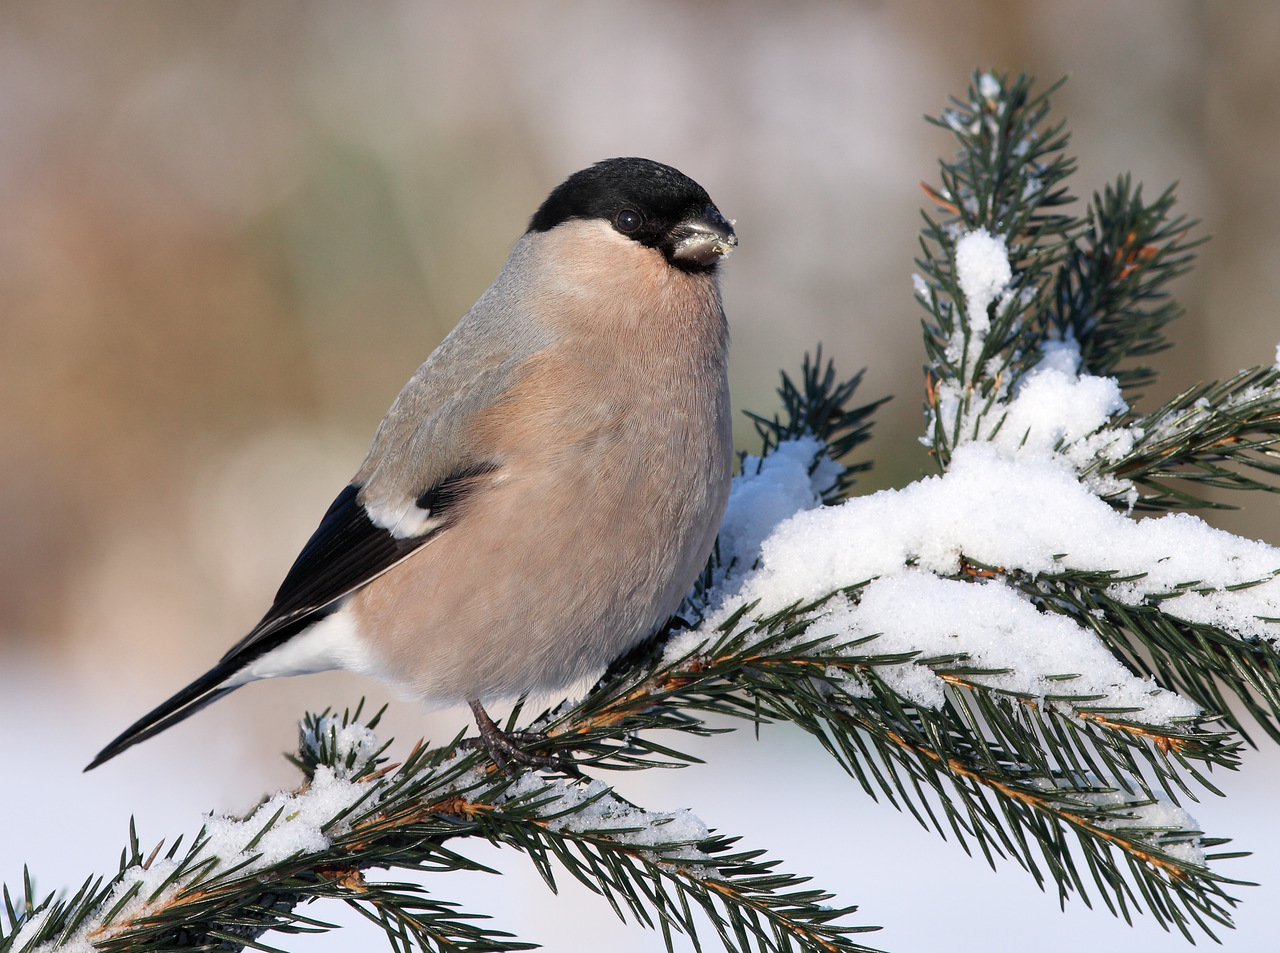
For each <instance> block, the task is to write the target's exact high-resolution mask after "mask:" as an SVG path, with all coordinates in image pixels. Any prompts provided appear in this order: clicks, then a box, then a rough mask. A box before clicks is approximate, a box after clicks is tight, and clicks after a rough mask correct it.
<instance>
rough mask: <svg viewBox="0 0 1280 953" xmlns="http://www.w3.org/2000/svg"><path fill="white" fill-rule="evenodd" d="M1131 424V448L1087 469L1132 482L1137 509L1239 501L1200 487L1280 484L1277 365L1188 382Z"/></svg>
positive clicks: (1270, 487)
mask: <svg viewBox="0 0 1280 953" xmlns="http://www.w3.org/2000/svg"><path fill="white" fill-rule="evenodd" d="M1129 430H1130V432H1131V433H1133V434H1135V436H1136V439H1135V440H1134V442H1133V446H1132V449H1130V450H1129V452H1127V453H1125V454H1124V455H1122V456H1119V457H1118V458H1116V459H1099V460H1097V461H1095V462H1094V463H1093V464H1092V465H1090V466H1089V467H1088V468H1087V469H1086V470H1085V473H1086V474H1093V473H1097V474H1110V475H1113V476H1115V477H1118V478H1120V479H1121V480H1125V481H1128V482H1130V483H1132V484H1134V485H1135V486H1136V487H1137V488H1138V494H1137V497H1136V500H1135V501H1134V503H1133V506H1134V508H1135V509H1140V510H1148V511H1151V510H1155V511H1159V510H1170V509H1196V508H1204V507H1211V508H1216V509H1234V507H1233V506H1232V505H1231V504H1228V503H1223V502H1221V501H1217V500H1209V499H1206V498H1205V497H1204V496H1203V495H1202V489H1201V488H1207V487H1216V488H1219V489H1227V490H1266V491H1268V492H1271V493H1276V492H1280V481H1278V480H1277V477H1280V370H1278V369H1277V368H1276V367H1274V366H1272V367H1255V368H1251V369H1248V370H1244V371H1241V372H1240V373H1239V374H1237V375H1236V376H1235V377H1232V378H1230V379H1228V380H1225V381H1213V382H1210V383H1204V384H1197V385H1196V386H1194V387H1190V388H1188V389H1187V390H1185V391H1183V392H1182V393H1181V394H1178V395H1177V396H1176V397H1174V398H1173V399H1171V400H1169V401H1168V402H1167V403H1165V404H1164V405H1163V406H1162V407H1160V408H1158V409H1157V410H1155V411H1153V412H1152V413H1150V414H1147V415H1145V416H1143V417H1139V418H1137V419H1135V420H1134V421H1133V422H1132V423H1131V424H1130V425H1129ZM1249 471H1253V472H1254V473H1257V474H1258V476H1251V475H1250V473H1249Z"/></svg>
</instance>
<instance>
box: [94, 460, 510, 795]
mask: <svg viewBox="0 0 1280 953" xmlns="http://www.w3.org/2000/svg"><path fill="white" fill-rule="evenodd" d="M496 469H497V466H496V465H495V464H491V463H478V464H471V465H469V466H466V467H464V468H462V469H460V470H458V471H457V472H456V473H453V474H451V475H450V476H448V477H446V478H445V479H443V480H439V481H437V482H436V483H435V484H434V485H432V486H430V487H428V488H427V489H425V490H424V491H423V492H422V493H421V494H419V496H418V498H417V505H418V506H419V508H421V509H423V510H426V511H429V512H430V513H431V515H432V517H433V520H432V527H433V528H432V529H430V530H429V531H427V532H426V533H423V534H422V535H420V536H409V537H404V538H400V537H396V536H394V535H392V534H391V532H390V531H388V530H386V529H384V528H383V527H381V526H379V525H377V524H376V523H374V522H373V520H372V519H370V517H369V513H368V511H367V510H366V509H365V508H364V506H363V504H361V503H360V501H359V499H358V498H357V494H358V493H359V487H358V486H355V485H351V486H348V487H347V488H346V489H344V490H343V491H342V492H341V493H339V494H338V496H337V499H335V500H334V501H333V504H332V505H331V506H330V507H329V510H328V512H326V513H325V515H324V518H323V519H322V520H321V521H320V525H319V527H318V528H317V529H316V531H315V532H314V533H313V534H312V535H311V538H310V539H309V540H308V541H307V544H306V545H305V546H303V547H302V552H300V553H299V554H298V558H297V559H296V560H294V563H293V566H292V568H290V570H289V572H288V573H287V574H286V575H285V577H284V582H283V583H281V585H280V589H279V591H278V592H277V593H276V598H275V601H274V602H273V603H272V605H271V608H270V609H268V610H267V614H266V615H265V616H263V617H262V621H261V622H259V623H258V624H257V625H256V626H254V627H253V631H251V632H250V633H249V634H248V635H246V636H245V637H244V638H243V639H241V640H240V641H239V642H238V643H236V644H235V645H234V646H232V648H231V650H230V651H229V652H227V654H226V655H224V656H223V657H222V659H221V660H220V661H219V662H218V664H217V665H215V666H214V667H213V668H212V669H210V670H209V671H208V672H206V673H205V674H204V675H202V676H200V677H199V678H198V679H196V680H195V681H194V682H192V683H191V684H190V685H188V686H187V687H186V688H184V689H182V691H180V692H178V693H177V694H176V695H174V696H173V697H172V698H170V699H168V700H167V701H165V702H163V703H162V704H160V705H159V706H158V707H156V708H155V709H154V710H152V711H150V712H148V713H147V714H146V715H144V716H143V717H142V718H140V719H138V721H136V722H135V723H134V724H132V725H130V726H129V728H127V729H126V730H125V731H124V732H123V733H122V734H121V735H120V736H119V737H118V738H116V739H115V740H114V741H112V742H111V744H109V745H107V746H106V747H105V748H103V749H102V751H100V752H99V753H98V756H97V757H96V758H94V759H93V761H92V762H91V763H90V764H89V766H88V767H87V768H85V770H86V771H88V770H89V769H90V768H95V767H97V766H98V765H100V764H102V763H103V762H104V761H108V760H110V759H111V758H114V757H115V756H116V755H118V754H119V753H120V752H121V751H124V750H125V749H126V748H128V747H130V746H132V745H135V744H137V743H138V742H139V741H144V740H145V739H147V738H150V737H151V736H152V735H155V734H158V733H159V732H161V731H164V730H165V729H166V728H168V727H170V726H171V725H175V724H177V723H178V722H180V721H182V720H183V719H184V718H186V717H188V716H189V715H193V714H195V713H196V712H197V711H199V710H200V709H202V708H204V707H205V706H206V705H209V704H211V703H212V702H214V701H216V700H217V699H219V698H221V697H222V696H223V695H225V694H227V693H228V692H231V691H234V690H235V688H236V687H237V686H231V687H229V688H228V687H226V686H225V685H224V684H223V683H224V682H226V680H227V679H228V678H230V677H231V676H232V675H234V674H235V673H236V672H238V671H240V669H242V668H244V667H245V666H246V665H248V664H250V663H251V662H253V661H254V660H255V659H257V658H260V657H261V656H263V655H265V654H266V653H268V652H270V651H271V650H272V649H274V648H276V647H278V646H280V645H283V644H284V643H285V642H287V641H289V639H291V638H293V637H294V636H295V635H298V634H299V633H301V632H302V631H303V630H305V629H307V628H308V627H310V626H311V625H312V624H314V623H315V622H317V621H319V620H320V619H322V618H324V616H326V615H328V614H329V613H330V612H332V611H334V609H336V608H337V606H338V605H339V603H340V600H341V599H342V598H343V597H344V596H347V595H350V594H351V593H352V592H354V591H355V590H357V589H359V588H360V587H361V586H363V585H365V584H366V583H368V582H369V581H371V580H372V579H374V578H376V577H377V576H380V575H381V574H382V573H384V572H386V571H387V570H388V569H390V568H391V567H392V566H394V565H395V564H396V563H398V562H400V561H401V560H402V559H404V558H405V557H406V556H408V555H410V554H411V553H413V552H414V551H415V550H416V549H418V548H419V547H420V546H422V545H423V544H424V543H426V542H428V541H429V540H430V539H432V538H433V537H434V536H436V535H437V534H438V533H440V532H441V531H443V530H444V529H445V528H446V527H447V526H448V525H449V522H450V520H449V512H450V511H451V510H452V509H453V508H454V507H455V506H456V505H457V504H458V503H459V502H460V501H461V500H462V499H463V498H464V497H465V496H466V495H467V493H468V491H469V490H471V489H472V488H473V487H474V486H475V483H476V479H477V478H478V477H480V476H483V475H484V474H487V473H491V472H493V471H494V470H496Z"/></svg>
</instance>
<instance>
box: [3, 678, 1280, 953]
mask: <svg viewBox="0 0 1280 953" xmlns="http://www.w3.org/2000/svg"><path fill="white" fill-rule="evenodd" d="M308 682H318V679H306V680H294V683H295V684H299V685H305V684H306V683H308ZM285 689H286V685H284V684H279V683H277V684H269V683H268V684H260V685H255V686H251V687H250V688H248V689H246V690H245V691H244V692H240V693H237V695H236V696H233V697H232V698H231V699H229V700H227V701H226V702H222V703H219V705H218V706H216V707H215V708H213V709H210V710H209V711H207V712H204V713H202V714H201V715H199V716H197V717H196V718H194V719H192V720H191V721H190V722H188V723H186V724H185V725H183V726H181V727H180V728H177V729H175V730H174V731H172V732H170V733H167V734H166V735H165V736H162V737H160V738H157V739H155V740H153V741H150V742H148V743H146V744H144V745H141V746H139V747H138V748H136V749H134V750H132V751H130V752H129V753H128V754H127V755H126V756H124V757H122V758H120V759H118V760H117V761H116V762H112V763H111V764H108V765H106V766H104V767H103V768H101V769H98V770H97V771H94V772H91V773H89V774H82V773H81V772H80V768H81V767H82V766H83V765H84V764H85V763H86V762H87V760H88V759H89V757H90V756H91V755H92V753H93V752H94V751H95V750H96V749H97V747H98V745H99V743H100V742H101V741H102V740H103V739H104V738H107V737H109V736H110V735H113V734H114V733H115V732H116V730H118V729H119V728H120V727H121V726H122V725H124V724H126V723H127V722H128V721H129V720H131V719H132V718H133V717H135V716H136V715H137V714H138V712H137V711H136V710H134V705H133V703H131V702H130V701H128V700H127V699H126V698H121V697H116V698H114V699H112V698H109V697H106V696H103V695H102V694H101V693H100V692H95V691H94V690H91V689H85V688H82V687H80V686H75V685H72V684H69V683H68V681H67V679H66V678H65V676H64V675H63V674H62V673H59V672H54V671H50V670H49V669H47V668H41V667H33V666H30V665H18V664H16V663H13V662H12V660H4V661H0V723H3V724H5V725H7V726H9V730H8V734H9V739H10V741H9V747H8V751H9V757H8V758H7V759H6V761H7V767H6V768H5V769H4V770H3V772H0V812H3V816H4V817H5V818H6V823H5V824H3V825H0V879H3V880H4V881H6V882H7V883H8V884H10V885H11V887H12V885H14V884H15V883H19V882H20V879H21V874H22V864H23V863H24V862H25V863H28V864H30V865H31V867H32V872H33V873H34V874H35V876H36V878H37V883H38V885H39V886H40V888H41V889H52V888H54V887H58V886H64V885H67V886H70V885H78V884H79V882H80V881H82V880H83V878H84V877H86V876H87V875H88V874H89V873H90V872H106V871H108V870H114V867H115V864H116V860H117V858H118V856H119V852H120V849H121V847H122V846H123V845H124V843H125V841H126V836H127V830H128V821H129V816H130V814H133V815H134V816H136V818H137V823H138V829H139V834H140V836H141V838H142V840H143V842H144V844H150V843H154V842H155V841H156V840H158V839H159V838H160V837H161V836H170V837H171V836H173V835H176V834H177V833H179V832H182V831H187V832H188V836H189V835H190V833H191V832H194V830H195V829H196V828H197V827H198V826H199V822H200V821H199V815H200V814H201V813H202V812H205V811H208V810H209V809H211V808H212V809H216V810H219V811H240V810H244V809H246V808H247V807H249V806H250V805H252V804H253V803H254V802H255V801H256V800H257V797H258V796H259V795H260V794H262V793H266V792H267V791H268V789H269V788H271V787H272V786H273V785H278V784H280V783H283V782H284V781H287V779H288V777H289V771H290V770H291V769H288V768H287V766H285V765H284V763H283V761H282V760H279V759H269V749H270V747H271V745H272V744H274V746H275V748H276V749H277V750H278V749H279V748H280V747H283V745H284V743H285V742H284V739H288V738H289V737H290V736H291V735H292V733H293V730H294V729H293V727H292V726H291V725H290V724H288V718H289V716H288V714H287V713H285V712H283V711H279V710H278V709H277V710H276V711H277V712H278V713H273V714H271V715H269V716H267V717H265V718H264V717H263V716H262V715H260V714H258V713H257V709H255V708H254V705H255V704H261V703H263V702H264V700H267V701H269V700H270V699H269V696H271V695H273V694H275V695H279V693H281V691H282V690H285ZM361 690H362V688H361V685H360V684H359V683H358V682H357V680H355V679H351V680H349V681H345V682H341V683H339V684H338V689H337V691H335V692H334V693H332V697H334V698H335V699H337V700H339V701H345V700H348V699H351V700H354V698H355V697H357V695H358V692H359V691H361ZM241 696H243V699H242V698H241ZM448 717H454V718H455V720H458V719H461V718H462V717H463V716H462V714H460V713H459V714H456V715H453V716H448V715H446V716H444V718H445V719H446V720H447V718H448ZM254 718H260V719H262V723H261V725H260V729H261V730H260V731H256V730H255V726H254V724H253V719H254ZM390 721H391V725H392V727H393V729H394V732H395V733H396V734H397V735H398V736H399V738H400V739H401V741H409V740H410V732H411V731H415V730H416V731H417V732H418V733H421V732H422V731H428V732H429V733H430V734H433V735H436V736H441V735H442V734H443V732H444V731H445V730H447V723H446V721H442V720H441V716H433V718H432V719H431V720H428V719H427V718H426V717H425V716H420V715H419V714H418V713H417V712H416V711H415V710H414V709H413V708H412V707H411V706H409V705H400V706H397V707H395V708H393V710H392V713H391V716H390ZM260 735H261V736H269V737H270V739H271V741H270V742H264V741H263V740H262V738H261V737H259V736H260ZM415 737H416V735H415ZM695 750H696V752H697V753H699V754H700V755H701V756H703V757H704V758H706V759H707V760H708V761H709V762H710V763H709V764H706V765H701V766H695V767H692V768H688V769H685V770H682V771H667V772H658V771H650V772H645V773H643V774H635V775H619V776H616V777H614V778H612V779H611V780H613V781H614V782H615V783H616V784H617V786H618V787H619V789H620V790H621V791H622V792H623V793H625V794H627V795H628V796H630V797H633V798H635V799H637V800H639V801H640V802H641V803H643V804H645V805H646V806H647V807H649V808H651V809H654V810H674V809H677V808H681V807H690V808H693V809H694V810H695V812H696V813H697V814H698V815H699V816H700V817H701V818H702V819H703V820H705V821H706V822H707V823H708V824H709V825H710V826H712V827H716V828H719V829H721V830H723V831H726V832H730V833H741V834H744V835H746V846H752V847H767V848H768V849H769V851H770V853H771V854H772V855H773V856H776V857H781V858H783V859H784V861H785V865H786V867H787V868H788V869H790V870H793V871H799V872H804V873H808V874H811V875H812V876H813V877H814V879H815V882H816V883H817V884H818V885H821V886H823V887H825V888H827V889H830V890H833V891H835V892H836V894H837V899H838V901H839V902H841V903H857V904H859V905H860V906H861V911H860V912H859V914H858V915H857V917H858V921H859V922H862V923H876V924H880V925H882V926H884V927H885V929H884V931H882V932H881V933H879V934H876V935H874V937H868V940H870V941H871V942H872V943H873V944H875V945H878V946H880V947H881V948H883V949H886V950H890V951H895V953H924V951H933V950H937V949H940V948H947V949H960V950H983V951H989V953H1001V951H1006V950H1007V951H1014V950H1024V949H1027V948H1028V947H1034V949H1036V950H1037V951H1042V953H1055V951H1062V953H1067V951H1071V953H1075V951H1077V950H1079V949H1080V948H1082V947H1088V946H1092V947H1093V948H1095V949H1099V950H1125V951H1126V953H1140V951H1143V953H1145V951H1170V950H1178V949H1184V948H1186V946H1187V944H1186V943H1185V941H1184V940H1182V939H1181V938H1179V937H1177V936H1173V935H1169V934H1166V933H1164V932H1163V931H1162V930H1160V929H1159V928H1158V927H1157V926H1156V925H1155V923H1154V922H1153V921H1151V920H1150V919H1149V918H1141V919H1139V920H1138V921H1137V923H1136V926H1134V927H1133V928H1130V927H1127V926H1125V924H1124V923H1123V921H1117V920H1115V919H1114V918H1112V917H1111V916H1110V915H1109V914H1108V913H1106V912H1105V910H1093V911H1090V910H1088V909H1087V908H1086V907H1085V906H1084V904H1083V903H1080V902H1079V901H1078V900H1074V901H1072V902H1071V903H1069V904H1068V907H1067V910H1066V912H1065V913H1063V912H1059V910H1058V907H1057V902H1056V900H1055V898H1054V897H1052V896H1049V895H1046V894H1042V893H1040V891H1039V890H1037V889H1036V887H1035V886H1034V884H1033V882H1032V881H1031V879H1030V877H1028V876H1027V875H1025V874H1024V873H1022V872H1021V871H1020V870H1018V869H1017V868H1015V867H1014V866H1012V865H1005V866H1004V867H1002V869H1001V870H1000V871H999V872H998V873H992V872H991V871H990V870H989V869H988V868H987V867H986V866H985V865H984V864H983V863H982V862H980V861H978V860H973V859H970V858H968V857H966V856H965V854H964V853H963V852H962V851H961V850H960V849H959V848H958V847H956V846H955V845H953V844H950V843H944V842H943V841H942V840H941V839H939V838H938V837H937V835H935V834H932V833H929V832H926V831H924V830H922V829H920V828H919V827H918V826H917V825H916V824H915V822H914V821H912V820H910V819H909V818H908V817H905V816H903V815H901V814H898V813H897V812H896V811H894V810H893V809H892V808H889V807H887V806H884V805H878V804H875V803H874V802H872V801H871V800H870V799H868V798H867V797H866V796H865V795H863V794H862V792H861V790H860V789H858V788H856V786H855V784H854V783H853V782H852V781H850V780H849V779H848V778H846V777H845V776H844V775H843V774H841V773H840V772H839V771H838V770H837V769H836V768H835V766H834V765H833V764H832V763H831V762H830V761H829V760H828V759H827V758H826V757H825V756H824V755H823V754H822V753H821V752H819V750H818V749H817V746H816V745H814V744H812V743H811V742H810V741H809V740H808V739H807V738H805V737H804V736H803V735H801V734H800V733H799V732H796V731H794V730H792V729H789V728H784V727H776V728H770V727H766V728H765V729H763V730H762V732H761V740H760V741H759V742H756V741H755V740H754V739H753V738H752V736H751V733H750V731H740V732H737V733H735V734H733V735H730V736H722V737H720V738H713V739H708V740H705V741H703V742H701V743H700V744H699V745H698V746H697V747H696V749H695ZM276 761H278V762H279V763H278V764H277V763H276ZM766 765H767V769H766V768H765V766H766ZM1216 780H1217V782H1218V783H1219V784H1220V785H1221V786H1222V787H1223V789H1224V790H1225V791H1226V793H1227V795H1228V797H1227V798H1226V799H1225V800H1223V799H1218V798H1212V799H1210V800H1206V801H1205V802H1203V803H1201V804H1199V805H1194V806H1192V813H1193V814H1194V815H1195V817H1196V818H1198V819H1199V820H1201V821H1202V822H1203V823H1204V824H1205V825H1206V829H1207V830H1209V831H1211V832H1213V833H1215V834H1223V835H1226V836H1231V837H1235V838H1236V845H1235V846H1237V847H1239V848H1241V849H1251V850H1253V851H1254V852H1255V855H1254V856H1253V857H1250V858H1246V859H1243V860H1238V861H1233V862H1230V864H1229V865H1224V867H1223V870H1224V872H1227V873H1229V874H1231V875H1233V876H1236V877H1238V878H1240V879H1245V880H1255V881H1259V882H1260V883H1261V884H1262V886H1261V887H1254V888H1239V890H1238V894H1239V895H1240V896H1241V897H1242V898H1243V900H1244V904H1243V906H1242V907H1241V908H1240V910H1239V915H1238V922H1239V929H1237V930H1236V931H1234V932H1230V933H1224V935H1223V938H1224V947H1225V948H1226V949H1227V950H1240V951H1246V950H1262V949H1270V948H1273V946H1274V938H1275V937H1276V936H1277V935H1280V905H1277V904H1275V903H1273V902H1271V900H1270V898H1273V897H1274V896H1276V893H1275V891H1276V890H1277V888H1280V830H1278V829H1277V828H1276V826H1275V825H1274V823H1273V818H1274V800H1275V796H1274V792H1275V791H1276V790H1277V789H1278V788H1280V753H1277V752H1275V751H1274V750H1270V749H1267V750H1264V751H1262V752H1257V753H1252V754H1251V755H1250V756H1249V757H1247V758H1246V764H1245V768H1244V770H1243V771H1242V772H1240V774H1239V775H1235V776H1231V775H1227V776H1223V775H1219V776H1217V778H1216ZM470 853H471V855H472V856H475V857H477V858H478V859H481V860H483V861H484V862H486V863H489V864H491V865H493V866H496V867H498V868H500V869H501V870H503V871H504V873H506V874H507V876H503V877H501V878H498V877H492V876H488V875H483V874H455V875H449V876H447V877H439V878H437V880H436V881H435V892H436V893H437V895H438V896H441V897H444V898H448V899H452V900H456V901H458V902H461V903H462V904H463V906H464V908H465V909H469V910H473V911H478V912H488V913H491V914H494V915H495V917H496V918H497V922H498V924H499V925H500V926H502V927H503V928H505V929H507V930H510V931H512V932H514V933H517V934H519V935H521V936H522V937H524V938H526V939H530V940H536V941H538V942H541V943H543V944H544V945H545V946H546V948H547V949H549V950H580V949H611V950H620V951H623V950H637V951H638V950H659V949H661V947H662V942H661V939H660V938H659V937H658V936H657V935H656V934H654V933H651V932H648V931H645V930H642V929H639V928H637V927H635V926H633V925H625V926H624V925H623V924H620V923H619V922H618V921H617V920H616V919H615V918H614V917H613V915H612V913H611V912H610V911H609V910H608V908H607V906H606V905H605V904H604V903H603V902H602V901H599V900H597V899H596V898H594V897H592V896H591V895H590V894H588V893H587V892H586V891H585V890H583V889H581V888H577V887H576V886H575V885H574V884H572V883H569V882H565V883H564V884H563V885H562V890H561V895H560V897H559V898H555V897H552V896H551V895H550V894H549V893H548V892H547V890H546V889H545V887H543V885H542V883H541V881H540V880H539V879H538V878H537V876H536V874H534V873H533V871H532V868H531V867H530V865H529V864H528V863H527V862H526V861H525V860H524V858H523V857H522V856H520V855H518V854H516V853H514V852H513V851H510V850H502V851H499V850H497V849H494V848H491V847H488V846H485V845H474V846H472V847H471V848H470ZM307 912H308V913H309V914H311V915H315V916H319V917H322V918H324V917H329V918H332V919H334V920H337V921H339V922H342V923H344V924H348V926H347V927H346V928H345V929H343V930H341V931H337V932H334V933H331V934H327V935H323V936H317V937H283V936H274V937H272V938H270V942H272V943H276V944H278V945H281V946H283V947H284V948H286V949H289V950H297V951H317V953H319V951H324V950H334V951H336V950H353V949H359V950H377V949H382V948H385V941H384V940H383V939H382V938H381V937H380V935H379V933H378V931H377V930H376V929H374V928H373V927H372V926H370V925H368V924H367V923H365V922H363V921H360V920H359V919H358V918H356V917H355V916H354V915H350V914H348V913H347V912H346V910H345V909H344V908H342V907H340V906H338V905H330V906H329V907H328V908H327V909H326V908H323V907H319V906H314V907H312V908H310V909H309V910H308V911H307ZM707 939H708V941H709V943H708V947H707V948H708V949H715V948H716V947H715V941H714V938H712V937H708V938H707ZM1203 942H1204V941H1202V943H1203Z"/></svg>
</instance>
